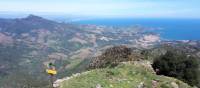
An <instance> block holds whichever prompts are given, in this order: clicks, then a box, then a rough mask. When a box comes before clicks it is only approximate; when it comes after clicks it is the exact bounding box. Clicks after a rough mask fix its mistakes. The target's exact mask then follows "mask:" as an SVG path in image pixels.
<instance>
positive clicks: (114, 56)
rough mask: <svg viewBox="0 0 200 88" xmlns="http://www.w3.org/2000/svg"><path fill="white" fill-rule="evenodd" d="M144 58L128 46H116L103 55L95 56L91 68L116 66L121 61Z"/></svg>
mask: <svg viewBox="0 0 200 88" xmlns="http://www.w3.org/2000/svg"><path fill="white" fill-rule="evenodd" d="M140 58H142V56H140V54H136V53H133V50H132V49H131V48H128V47H126V46H115V47H112V48H109V49H107V50H106V51H105V52H104V53H103V54H102V55H101V56H98V57H95V58H94V60H93V61H92V62H91V63H90V65H89V69H94V68H104V67H115V66H117V65H118V64H119V63H120V62H127V61H134V60H138V59H140Z"/></svg>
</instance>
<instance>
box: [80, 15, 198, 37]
mask: <svg viewBox="0 0 200 88" xmlns="http://www.w3.org/2000/svg"><path fill="white" fill-rule="evenodd" d="M77 23H80V24H95V25H107V26H130V25H141V26H144V27H151V28H160V29H161V30H156V31H155V32H158V33H160V35H161V37H162V38H164V39H169V40H200V19H134V18H127V19H124V18H123V19H91V20H82V21H78V22H77Z"/></svg>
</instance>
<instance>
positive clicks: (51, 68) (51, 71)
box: [46, 63, 57, 87]
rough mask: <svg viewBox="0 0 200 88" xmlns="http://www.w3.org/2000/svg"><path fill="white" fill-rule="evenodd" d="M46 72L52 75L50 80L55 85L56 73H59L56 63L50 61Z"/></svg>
mask: <svg viewBox="0 0 200 88" xmlns="http://www.w3.org/2000/svg"><path fill="white" fill-rule="evenodd" d="M46 72H47V73H48V74H49V75H50V82H51V86H52V87H53V82H54V81H55V80H56V78H55V75H56V74H57V71H56V68H55V65H54V64H53V63H49V65H48V69H46Z"/></svg>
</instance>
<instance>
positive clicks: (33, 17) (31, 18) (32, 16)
mask: <svg viewBox="0 0 200 88" xmlns="http://www.w3.org/2000/svg"><path fill="white" fill-rule="evenodd" d="M35 19H43V18H42V17H39V16H36V15H33V14H30V15H29V16H27V17H26V18H25V20H35Z"/></svg>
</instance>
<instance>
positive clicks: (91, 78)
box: [59, 61, 192, 88]
mask: <svg viewBox="0 0 200 88" xmlns="http://www.w3.org/2000/svg"><path fill="white" fill-rule="evenodd" d="M147 63H148V61H139V62H138V61H137V62H126V63H121V64H120V65H118V66H117V67H115V68H103V69H96V70H91V71H89V72H86V73H83V74H80V75H79V76H74V77H72V78H71V79H68V80H65V81H63V82H61V83H60V87H59V88H153V87H156V88H192V87H190V86H189V85H187V84H185V83H183V82H182V81H179V80H177V79H174V78H170V77H165V76H158V75H156V74H154V71H153V70H152V69H151V67H150V65H147Z"/></svg>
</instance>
